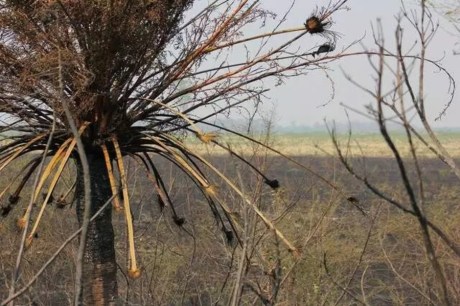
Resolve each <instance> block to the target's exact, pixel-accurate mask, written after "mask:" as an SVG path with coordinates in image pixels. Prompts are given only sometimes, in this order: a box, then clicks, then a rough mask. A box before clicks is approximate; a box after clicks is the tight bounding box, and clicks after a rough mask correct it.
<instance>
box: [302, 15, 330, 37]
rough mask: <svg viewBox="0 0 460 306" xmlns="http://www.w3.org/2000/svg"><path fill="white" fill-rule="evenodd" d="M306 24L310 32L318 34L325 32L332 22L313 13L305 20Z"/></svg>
mask: <svg viewBox="0 0 460 306" xmlns="http://www.w3.org/2000/svg"><path fill="white" fill-rule="evenodd" d="M304 25H305V29H306V30H307V31H308V33H310V34H318V33H324V32H325V31H326V27H328V26H329V25H330V22H324V21H322V20H321V19H320V18H319V17H317V16H314V15H313V16H311V17H309V18H308V19H307V20H306V21H305V23H304Z"/></svg>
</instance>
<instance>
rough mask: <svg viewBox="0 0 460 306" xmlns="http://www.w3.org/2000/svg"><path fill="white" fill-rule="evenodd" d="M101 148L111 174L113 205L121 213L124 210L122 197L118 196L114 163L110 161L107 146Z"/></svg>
mask: <svg viewBox="0 0 460 306" xmlns="http://www.w3.org/2000/svg"><path fill="white" fill-rule="evenodd" d="M101 148H102V153H103V154H104V159H105V165H106V167H107V172H108V174H109V183H110V188H111V189H112V194H113V195H114V198H113V203H112V204H113V207H114V208H115V211H121V210H123V208H122V207H121V205H120V197H119V196H118V191H117V186H116V180H115V176H114V175H113V168H112V161H111V159H110V155H109V151H108V150H107V145H106V144H105V143H103V144H102V145H101Z"/></svg>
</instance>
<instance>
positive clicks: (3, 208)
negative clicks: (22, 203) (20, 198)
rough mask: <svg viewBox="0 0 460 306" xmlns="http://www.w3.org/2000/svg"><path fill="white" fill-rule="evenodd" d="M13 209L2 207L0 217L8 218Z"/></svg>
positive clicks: (9, 206) (8, 206)
mask: <svg viewBox="0 0 460 306" xmlns="http://www.w3.org/2000/svg"><path fill="white" fill-rule="evenodd" d="M11 208H12V207H11V205H6V206H2V207H0V215H2V217H6V216H8V214H9V213H10V211H11Z"/></svg>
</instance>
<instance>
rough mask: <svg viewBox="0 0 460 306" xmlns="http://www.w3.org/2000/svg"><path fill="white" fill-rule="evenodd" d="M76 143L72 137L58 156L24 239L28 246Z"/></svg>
mask: <svg viewBox="0 0 460 306" xmlns="http://www.w3.org/2000/svg"><path fill="white" fill-rule="evenodd" d="M76 144H77V141H76V140H75V139H73V140H72V142H71V143H70V145H69V147H68V148H67V151H66V152H65V154H64V156H63V157H62V158H59V161H60V165H59V168H58V169H57V170H56V173H55V174H54V177H53V179H52V180H51V182H50V185H49V187H48V193H47V194H46V197H45V199H44V201H43V204H42V205H41V208H40V212H39V213H38V216H37V219H36V220H35V224H34V226H33V227H32V230H31V231H30V234H29V237H28V238H27V240H26V246H29V245H30V243H32V240H33V236H34V234H35V232H36V231H37V228H38V225H39V223H40V220H41V218H42V216H43V212H44V211H45V208H46V206H47V205H48V201H49V199H50V197H51V195H52V193H53V191H54V188H55V187H56V184H57V182H58V180H59V179H60V178H61V175H62V171H63V170H64V167H65V165H66V164H67V162H68V161H69V157H70V154H72V152H73V149H74V148H75V145H76ZM57 162H58V160H56V163H57ZM35 200H37V193H36V194H35Z"/></svg>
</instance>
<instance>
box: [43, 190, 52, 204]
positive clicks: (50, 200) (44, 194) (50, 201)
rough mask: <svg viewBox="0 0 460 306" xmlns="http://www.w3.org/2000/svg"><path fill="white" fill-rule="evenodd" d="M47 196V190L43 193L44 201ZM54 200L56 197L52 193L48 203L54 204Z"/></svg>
mask: <svg viewBox="0 0 460 306" xmlns="http://www.w3.org/2000/svg"><path fill="white" fill-rule="evenodd" d="M46 196H47V193H46V192H43V193H42V198H43V201H45V200H46ZM53 202H54V197H53V195H52V194H51V195H50V198H49V199H48V202H46V204H52V203H53Z"/></svg>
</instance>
